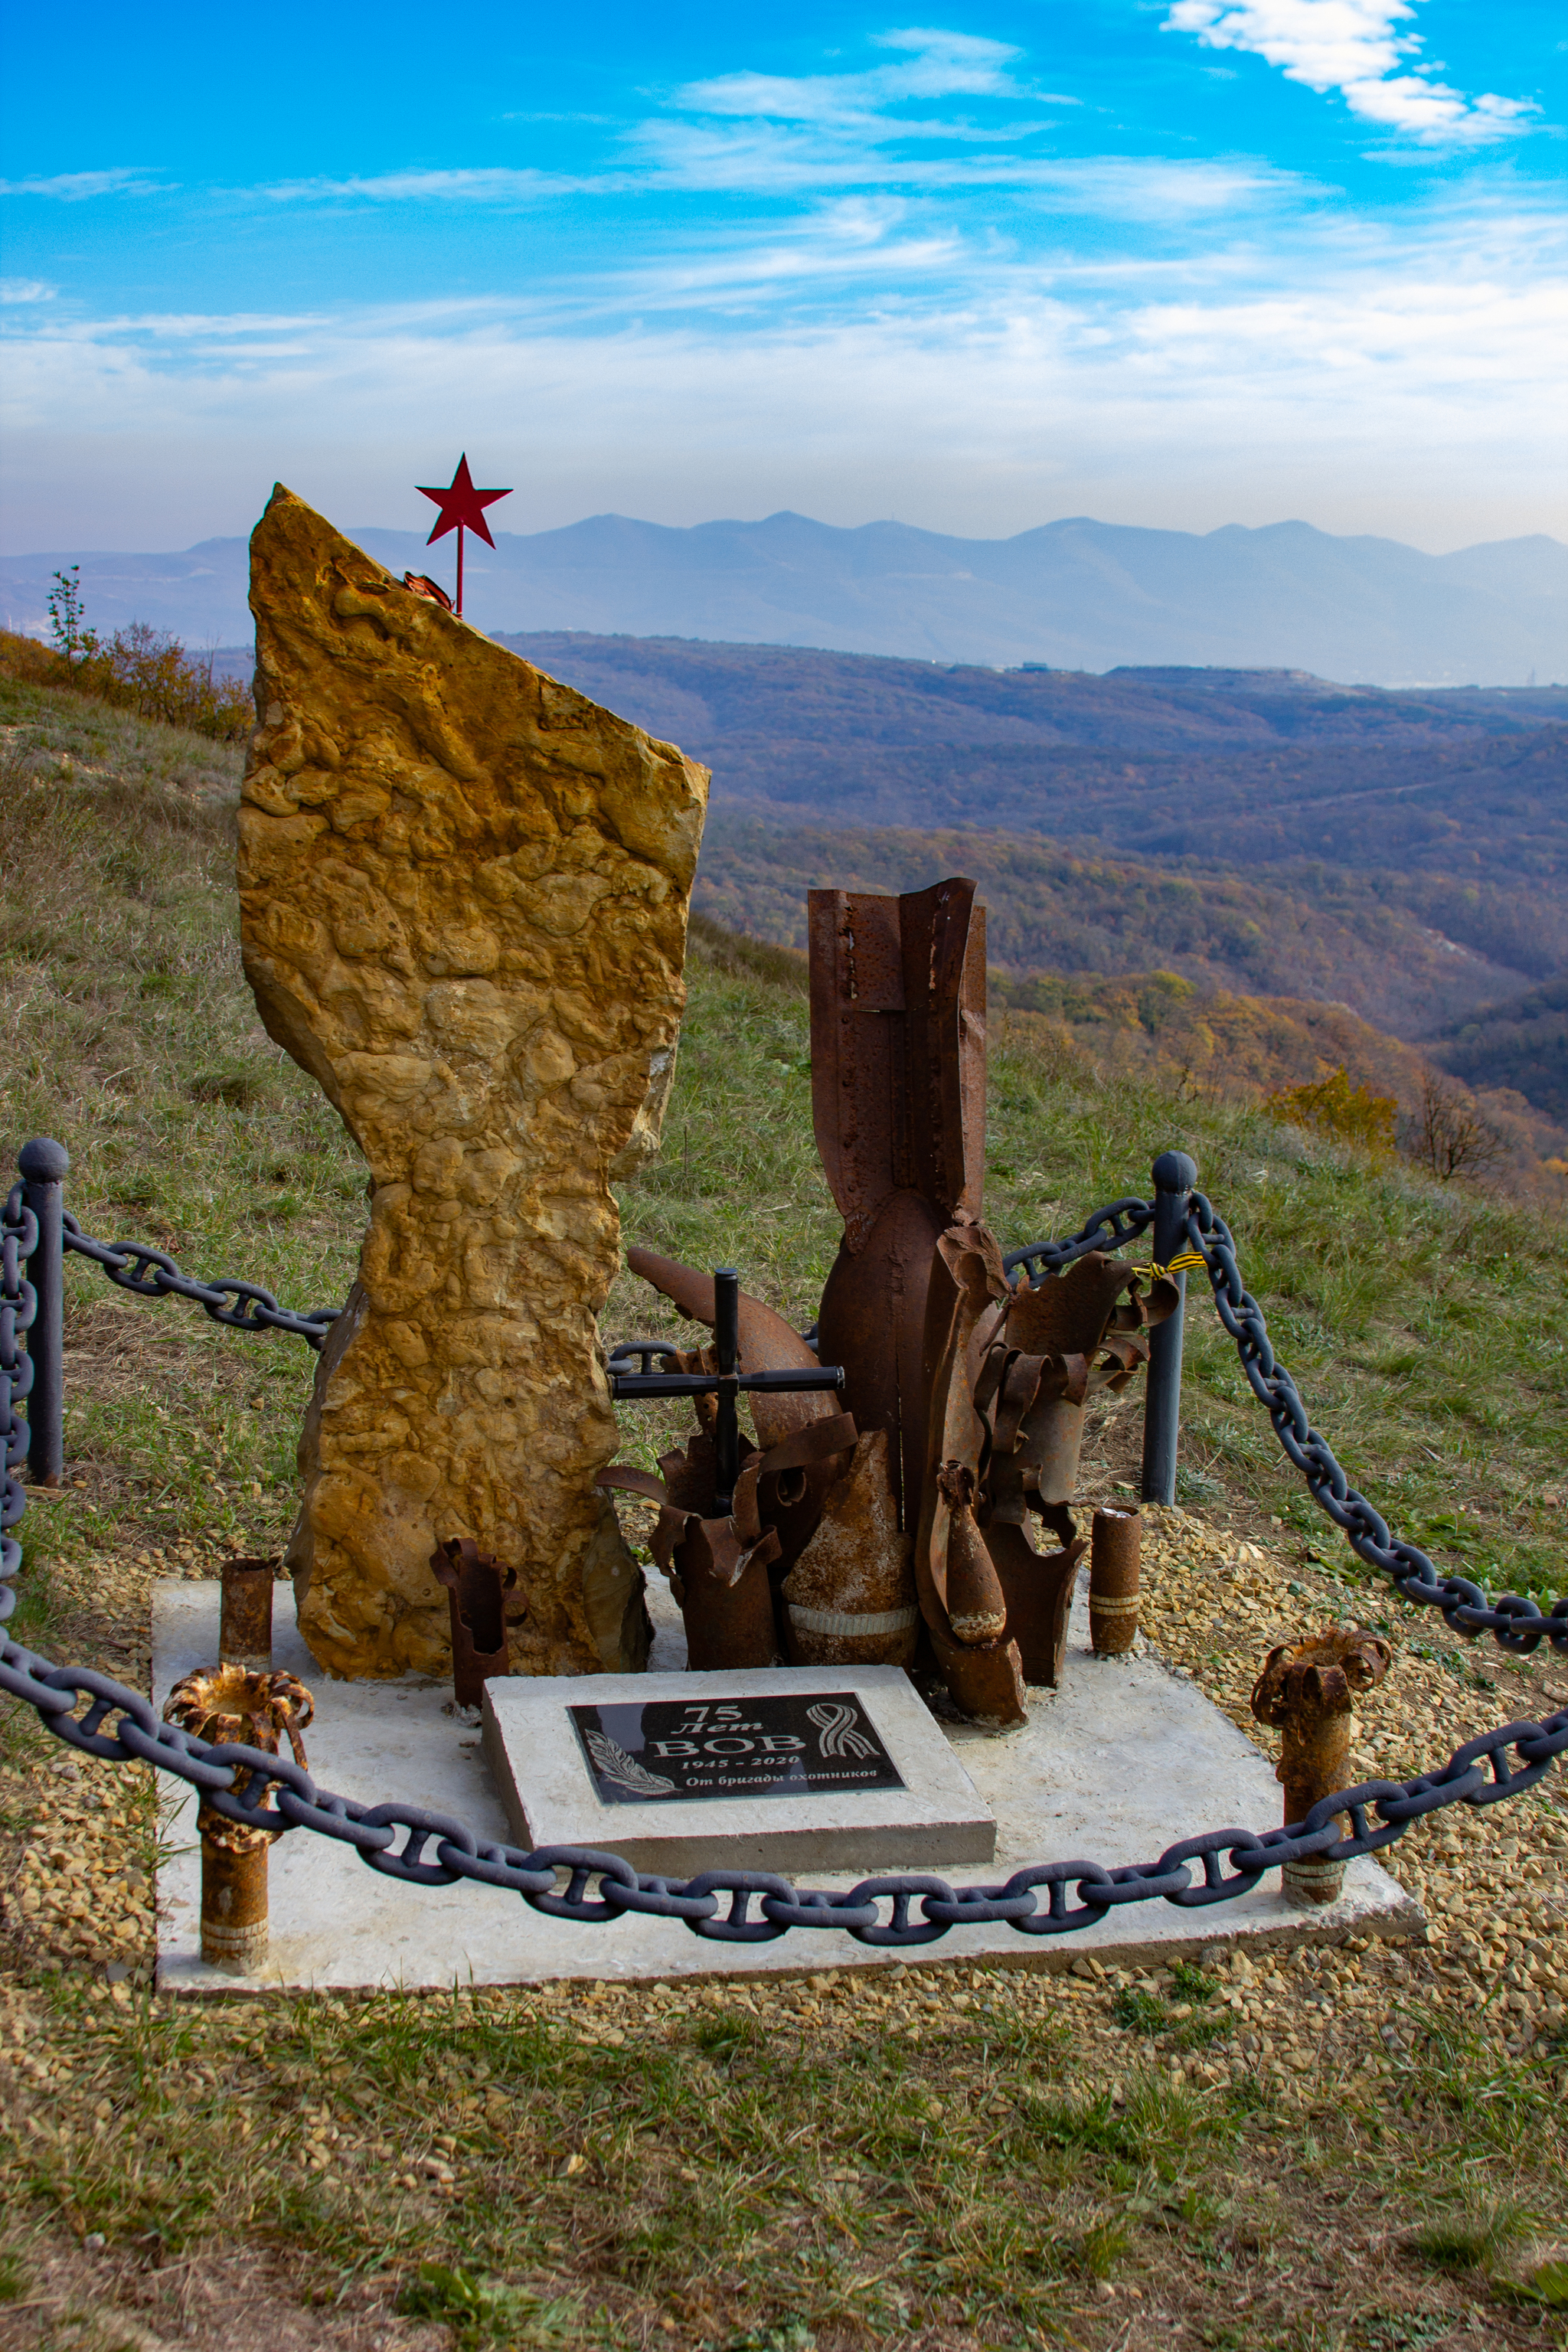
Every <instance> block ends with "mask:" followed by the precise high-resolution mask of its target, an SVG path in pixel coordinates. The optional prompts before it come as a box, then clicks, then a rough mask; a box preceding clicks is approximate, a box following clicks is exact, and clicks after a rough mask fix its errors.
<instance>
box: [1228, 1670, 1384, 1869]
mask: <svg viewBox="0 0 1568 2352" xmlns="http://www.w3.org/2000/svg"><path fill="white" fill-rule="evenodd" d="M1392 1664H1394V1647H1393V1644H1392V1643H1390V1642H1387V1641H1385V1640H1384V1637H1383V1635H1382V1634H1381V1633H1367V1632H1366V1630H1365V1629H1364V1627H1362V1626H1360V1625H1352V1626H1348V1627H1342V1628H1340V1629H1338V1630H1336V1631H1331V1632H1329V1633H1320V1634H1319V1635H1318V1636H1317V1638H1316V1640H1315V1641H1308V1642H1297V1643H1282V1644H1281V1646H1280V1647H1279V1649H1277V1650H1270V1652H1269V1653H1268V1659H1267V1660H1266V1662H1265V1664H1264V1668H1263V1672H1262V1674H1261V1675H1259V1676H1258V1684H1257V1686H1256V1688H1255V1689H1254V1691H1253V1694H1252V1712H1253V1714H1254V1715H1255V1716H1256V1717H1257V1718H1258V1722H1259V1723H1268V1724H1272V1725H1273V1726H1274V1727H1275V1728H1276V1729H1277V1730H1278V1731H1279V1732H1281V1733H1282V1734H1283V1738H1282V1739H1281V1741H1280V1749H1279V1764H1278V1765H1277V1767H1276V1768H1275V1775H1274V1777H1275V1779H1276V1780H1279V1781H1281V1782H1282V1783H1283V1784H1284V1790H1285V1826H1286V1827H1287V1828H1288V1829H1289V1828H1290V1827H1292V1826H1293V1825H1294V1824H1295V1823H1297V1822H1303V1821H1305V1820H1306V1818H1307V1815H1308V1814H1309V1813H1310V1811H1311V1810H1312V1807H1313V1806H1314V1805H1317V1804H1321V1802H1322V1801H1323V1799H1324V1798H1325V1797H1331V1796H1332V1795H1333V1794H1334V1793H1335V1791H1336V1790H1340V1789H1343V1788H1345V1787H1347V1786H1348V1785H1349V1780H1350V1753H1351V1725H1352V1720H1353V1715H1352V1707H1353V1703H1354V1694H1355V1693H1356V1692H1357V1691H1362V1690H1372V1689H1373V1688H1374V1687H1375V1686H1376V1685H1377V1684H1379V1683H1380V1682H1382V1681H1383V1679H1384V1675H1386V1674H1387V1672H1388V1670H1389V1668H1390V1666H1391V1665H1392ZM1279 1876H1280V1891H1281V1893H1282V1894H1283V1895H1284V1896H1285V1899H1286V1901H1287V1902H1289V1903H1298V1904H1301V1905H1303V1906H1305V1905H1310V1904H1317V1903H1333V1902H1335V1901H1337V1900H1338V1897H1339V1895H1340V1892H1341V1889H1342V1887H1343V1885H1344V1878H1345V1866H1344V1864H1343V1863H1342V1862H1325V1861H1324V1860H1322V1859H1321V1857H1320V1856H1318V1855H1315V1854H1314V1855H1310V1856H1309V1857H1308V1858H1307V1859H1306V1860H1304V1861H1301V1862H1288V1863H1286V1864H1285V1865H1284V1867H1283V1869H1282V1870H1281V1872H1280V1874H1279Z"/></svg>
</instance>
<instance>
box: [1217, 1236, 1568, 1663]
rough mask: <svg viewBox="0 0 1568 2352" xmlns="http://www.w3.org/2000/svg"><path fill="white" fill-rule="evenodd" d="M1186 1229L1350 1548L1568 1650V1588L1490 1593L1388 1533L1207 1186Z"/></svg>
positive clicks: (1418, 1589) (1522, 1637) (1431, 1603)
mask: <svg viewBox="0 0 1568 2352" xmlns="http://www.w3.org/2000/svg"><path fill="white" fill-rule="evenodd" d="M1187 1237H1188V1239H1189V1241H1190V1242H1191V1244H1192V1246H1193V1248H1194V1250H1195V1251H1196V1253H1197V1254H1198V1255H1199V1256H1200V1257H1201V1258H1202V1259H1203V1262H1204V1265H1205V1267H1206V1268H1207V1270H1208V1277H1209V1283H1210V1286H1211V1287H1212V1288H1213V1291H1214V1303H1215V1308H1216V1310H1217V1312H1218V1315H1219V1319H1220V1321H1221V1322H1222V1323H1223V1324H1224V1326H1225V1328H1226V1330H1227V1331H1228V1332H1229V1334H1230V1336H1231V1338H1232V1339H1234V1340H1235V1342H1236V1351H1237V1355H1238V1356H1239V1357H1240V1359H1241V1369H1242V1370H1243V1371H1244V1372H1245V1373H1246V1374H1247V1384H1248V1386H1249V1387H1250V1388H1251V1391H1252V1393H1253V1395H1254V1396H1255V1397H1256V1398H1257V1399H1258V1402H1259V1403H1260V1404H1261V1405H1262V1406H1264V1408H1265V1409H1266V1411H1267V1412H1268V1418H1269V1420H1270V1421H1271V1422H1272V1423H1273V1424H1274V1433H1275V1435H1276V1436H1277V1437H1278V1438H1279V1443H1280V1444H1281V1446H1282V1447H1283V1448H1284V1450H1285V1452H1286V1454H1288V1455H1289V1459H1290V1460H1291V1461H1292V1462H1293V1463H1294V1464H1295V1465H1296V1467H1297V1469H1298V1470H1300V1473H1301V1475H1302V1476H1303V1478H1305V1480H1306V1482H1307V1486H1308V1491H1309V1492H1310V1495H1311V1497H1312V1500H1313V1501H1314V1502H1315V1503H1316V1504H1317V1506H1318V1507H1319V1509H1320V1510H1321V1511H1325V1512H1326V1513H1327V1514H1328V1516H1329V1517H1330V1518H1331V1519H1332V1521H1333V1523H1334V1525H1335V1526H1336V1527H1337V1528H1342V1529H1343V1530H1344V1533H1345V1534H1346V1536H1347V1537H1348V1538H1349V1539H1350V1544H1351V1549H1352V1551H1354V1552H1355V1553H1356V1554H1357V1555H1358V1557H1359V1558H1361V1559H1364V1560H1365V1561H1366V1562H1367V1563H1368V1565H1369V1566H1370V1567H1373V1568H1378V1569H1381V1570H1383V1571H1384V1574H1385V1575H1386V1576H1389V1577H1391V1578H1392V1579H1393V1580H1394V1586H1395V1588H1396V1590H1397V1591H1398V1592H1399V1593H1400V1595H1401V1597H1402V1598H1403V1599H1404V1600H1405V1601H1417V1602H1419V1603H1420V1604H1421V1605H1422V1606H1423V1607H1425V1608H1428V1609H1440V1610H1441V1611H1442V1612H1443V1615H1444V1618H1445V1619H1446V1620H1447V1623H1448V1624H1449V1625H1450V1626H1451V1627H1452V1628H1453V1630H1454V1631H1455V1633H1468V1634H1476V1633H1490V1634H1491V1635H1492V1637H1493V1639H1494V1640H1495V1641H1496V1642H1497V1643H1498V1644H1499V1646H1500V1648H1502V1649H1504V1650H1510V1651H1512V1652H1514V1653H1515V1654H1529V1653H1530V1652H1531V1650H1534V1649H1536V1648H1538V1647H1539V1645H1540V1644H1541V1643H1542V1641H1545V1642H1549V1643H1551V1645H1552V1648H1553V1649H1554V1650H1555V1651H1556V1652H1557V1653H1558V1654H1559V1655H1560V1656H1564V1657H1568V1593H1564V1594H1563V1595H1562V1596H1561V1597H1560V1598H1559V1600H1558V1601H1556V1602H1555V1604H1554V1605H1553V1607H1552V1610H1551V1611H1550V1612H1545V1611H1543V1610H1542V1609H1541V1608H1540V1606H1539V1605H1538V1604H1537V1603H1536V1602H1535V1601H1531V1600H1530V1599H1528V1598H1527V1597H1525V1596H1523V1595H1521V1594H1520V1593H1517V1592H1505V1593H1503V1594H1502V1595H1501V1597H1500V1599H1499V1600H1497V1601H1488V1599H1487V1596H1486V1594H1485V1593H1484V1592H1483V1591H1481V1588H1480V1586H1479V1584H1472V1583H1471V1582H1470V1581H1469V1580H1468V1578H1467V1577H1463V1576H1443V1575H1440V1574H1439V1572H1438V1570H1436V1568H1435V1567H1434V1566H1433V1564H1432V1562H1431V1561H1430V1560H1429V1559H1427V1557H1426V1553H1425V1552H1424V1551H1421V1550H1418V1549H1417V1548H1416V1546H1415V1544H1412V1543H1405V1541H1404V1540H1403V1538H1400V1537H1398V1536H1395V1535H1392V1534H1390V1532H1389V1529H1388V1528H1387V1526H1386V1524H1385V1522H1384V1520H1383V1519H1382V1518H1381V1517H1379V1515H1378V1513H1377V1512H1376V1511H1374V1510H1373V1507H1372V1505H1371V1504H1370V1503H1369V1502H1368V1501H1367V1499H1366V1496H1364V1495H1358V1494H1357V1492H1356V1490H1355V1488H1354V1487H1353V1486H1352V1485H1351V1483H1350V1481H1349V1479H1348V1478H1347V1477H1346V1476H1345V1474H1344V1472H1343V1471H1342V1469H1341V1467H1340V1465H1339V1464H1338V1463H1337V1462H1336V1461H1335V1459H1334V1455H1333V1451H1332V1448H1331V1446H1330V1444H1329V1442H1328V1440H1327V1438H1326V1437H1323V1436H1322V1435H1321V1434H1320V1433H1319V1432H1318V1431H1317V1430H1315V1429H1314V1428H1313V1427H1312V1424H1311V1422H1310V1419H1309V1418H1308V1414H1307V1408H1306V1406H1305V1405H1304V1404H1303V1403H1302V1402H1301V1394H1300V1390H1299V1389H1298V1388H1297V1386H1296V1383H1295V1381H1293V1380H1292V1379H1291V1377H1290V1375H1289V1372H1288V1371H1287V1370H1286V1369H1285V1367H1284V1365H1283V1364H1282V1363H1281V1362H1280V1361H1279V1358H1278V1356H1276V1354H1275V1353H1274V1349H1273V1346H1272V1344H1271V1343H1270V1340H1269V1338H1268V1327H1267V1325H1266V1324H1265V1322H1264V1320H1263V1311H1262V1309H1261V1307H1259V1306H1258V1301H1257V1300H1256V1299H1255V1298H1254V1297H1251V1296H1250V1294H1249V1293H1248V1291H1247V1286H1246V1284H1245V1283H1244V1282H1243V1281H1242V1278H1241V1269H1240V1267H1239V1266H1238V1265H1237V1258H1236V1244H1235V1242H1234V1240H1233V1239H1232V1237H1231V1234H1230V1229H1229V1227H1228V1226H1227V1225H1226V1223H1225V1220H1224V1219H1223V1218H1222V1217H1220V1216H1218V1215H1216V1214H1215V1210H1214V1209H1213V1207H1212V1206H1211V1204H1210V1203H1209V1202H1208V1201H1207V1200H1206V1199H1205V1196H1204V1195H1203V1193H1201V1192H1194V1194H1193V1196H1192V1205H1191V1207H1190V1208H1189V1210H1188V1212H1187Z"/></svg>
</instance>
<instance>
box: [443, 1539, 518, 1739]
mask: <svg viewBox="0 0 1568 2352" xmlns="http://www.w3.org/2000/svg"><path fill="white" fill-rule="evenodd" d="M430 1566H431V1568H432V1570H434V1572H435V1575H436V1577H437V1580H438V1581H439V1582H440V1583H442V1584H444V1585H445V1586H446V1588H447V1613H448V1618H449V1621H450V1624H451V1629H452V1696H453V1698H454V1699H455V1700H456V1702H457V1704H458V1706H479V1703H480V1701H481V1700H482V1699H483V1697H484V1695H485V1685H486V1683H487V1682H493V1681H496V1680H498V1679H499V1678H500V1676H502V1675H510V1672H511V1652H510V1644H509V1643H508V1640H507V1631H506V1595H507V1593H508V1592H509V1591H510V1590H511V1588H512V1586H513V1585H514V1584H515V1583H516V1582H517V1570H516V1569H515V1568H505V1569H503V1568H502V1566H501V1563H500V1560H498V1559H492V1558H491V1557H490V1555H489V1552H483V1551H480V1549H479V1546H478V1545H477V1544H476V1543H475V1542H474V1541H473V1539H472V1538H471V1537H468V1536H454V1537H452V1538H449V1539H448V1540H447V1542H446V1543H441V1544H437V1547H436V1549H435V1550H434V1551H433V1552H432V1553H431V1555H430Z"/></svg>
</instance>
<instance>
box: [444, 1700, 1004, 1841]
mask: <svg viewBox="0 0 1568 2352" xmlns="http://www.w3.org/2000/svg"><path fill="white" fill-rule="evenodd" d="M484 1745H485V1752H486V1755H487V1757H488V1759H489V1764H490V1769H491V1770H492V1771H493V1772H494V1774H495V1778H496V1783H497V1786H498V1788H499V1789H500V1795H501V1800H502V1802H503V1803H504V1804H505V1806H506V1809H507V1814H508V1818H509V1819H510V1822H511V1827H512V1834H513V1836H514V1837H515V1838H516V1839H517V1841H518V1843H520V1844H526V1845H528V1846H530V1847H535V1846H547V1845H548V1846H561V1845H569V1846H592V1847H596V1848H599V1849H601V1850H603V1851H605V1852H607V1853H617V1854H620V1855H622V1856H624V1858H625V1859H626V1861H627V1862H630V1863H631V1864H634V1865H635V1867H636V1868H637V1869H639V1870H647V1871H650V1872H651V1871H658V1872H663V1873H667V1874H669V1875H670V1876H680V1877H686V1876H689V1874H691V1873H692V1872H693V1871H697V1870H701V1869H704V1868H712V1869H720V1868H731V1869H744V1870H770V1869H772V1870H780V1871H790V1872H798V1871H802V1870H814V1869H816V1870H831V1869H843V1870H854V1871H861V1870H875V1869H879V1868H885V1867H899V1866H900V1865H902V1866H908V1867H910V1868H911V1869H920V1868H921V1867H923V1866H924V1865H926V1864H940V1863H976V1862H978V1863H984V1862H989V1861H990V1860H991V1859H992V1857H993V1855H994V1853H995V1849H996V1823H995V1821H994V1817H993V1815H992V1813H991V1811H990V1809H989V1807H988V1806H987V1805H986V1804H985V1803H984V1801H983V1800H982V1799H981V1798H980V1796H979V1795H978V1794H977V1792H976V1790H975V1788H974V1785H973V1781H972V1780H970V1778H969V1775H968V1774H967V1772H965V1770H964V1769H963V1765H962V1764H961V1763H960V1762H959V1760H958V1759H957V1757H956V1756H955V1755H954V1753H953V1751H952V1747H951V1746H950V1744H949V1742H948V1740H947V1738H945V1736H944V1734H943V1732H942V1727H941V1725H940V1724H938V1723H937V1722H936V1721H935V1720H934V1719H933V1718H932V1717H931V1713H930V1711H929V1709H928V1708H927V1707H926V1706H925V1703H924V1701H923V1700H922V1699H921V1696H920V1695H919V1693H918V1692H917V1691H916V1690H915V1688H914V1686H913V1685H912V1684H911V1683H910V1679H909V1676H908V1675H906V1674H905V1673H904V1672H903V1670H902V1668H901V1667H899V1666H843V1665H840V1666H827V1667H822V1666H773V1667H770V1668H748V1669H745V1670H743V1671H739V1672H731V1673H726V1674H663V1675H577V1676H572V1677H569V1678H568V1677H563V1678H561V1679H559V1680H557V1679H555V1678H552V1677H550V1676H547V1675H507V1676H505V1677H504V1678H501V1679H499V1680H497V1681H494V1682H489V1683H487V1684H486V1685H485V1701H484Z"/></svg>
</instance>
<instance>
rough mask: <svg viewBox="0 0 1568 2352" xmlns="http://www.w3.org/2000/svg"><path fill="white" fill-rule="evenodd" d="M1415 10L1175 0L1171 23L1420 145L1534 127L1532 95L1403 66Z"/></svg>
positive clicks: (1378, 3)
mask: <svg viewBox="0 0 1568 2352" xmlns="http://www.w3.org/2000/svg"><path fill="white" fill-rule="evenodd" d="M1414 16H1415V9H1414V8H1413V7H1412V6H1411V5H1409V0H1174V5H1173V7H1172V9H1171V13H1170V15H1169V16H1167V17H1166V19H1165V29H1166V31H1167V32H1173V33H1195V34H1196V35H1197V37H1198V38H1199V39H1200V40H1201V41H1202V42H1203V43H1204V44H1205V47H1208V48H1211V49H1247V50H1250V51H1251V52H1252V54H1253V55H1254V56H1256V57H1260V58H1267V60H1268V63H1269V64H1270V65H1271V66H1279V68H1280V69H1281V71H1282V72H1283V73H1284V74H1285V75H1286V77H1287V79H1289V80H1290V81H1299V82H1304V83H1305V84H1306V86H1307V88H1308V89H1315V90H1318V91H1320V92H1327V91H1329V90H1337V91H1338V92H1339V94H1340V96H1341V97H1342V99H1343V100H1344V101H1345V104H1346V105H1347V106H1348V107H1349V108H1350V110H1351V112H1352V114H1358V115H1360V116H1361V117H1362V118H1363V121H1368V122H1375V123H1379V124H1381V125H1382V126H1383V127H1384V129H1385V130H1389V131H1395V132H1400V133H1403V134H1404V135H1405V137H1407V138H1411V139H1415V140H1416V141H1418V142H1420V144H1421V145H1423V146H1476V145H1479V144H1480V143H1482V142H1486V141H1489V140H1494V139H1499V138H1506V137H1510V136H1512V135H1515V134H1517V133H1518V132H1519V131H1523V130H1526V129H1528V128H1529V120H1528V118H1529V117H1530V116H1531V115H1532V114H1536V113H1538V112H1539V109H1538V108H1537V107H1536V106H1535V104H1534V102H1533V101H1532V100H1529V99H1518V98H1499V97H1497V96H1496V95H1494V94H1493V93H1492V92H1490V91H1488V92H1486V93H1484V94H1483V95H1481V96H1479V97H1477V98H1468V97H1466V96H1465V94H1464V92H1463V91H1461V90H1457V89H1450V88H1449V86H1448V84H1447V82H1441V81H1435V80H1433V79H1431V78H1430V75H1429V74H1428V73H1427V72H1426V71H1424V70H1422V69H1420V68H1417V69H1416V70H1415V72H1408V71H1402V70H1401V68H1402V66H1403V65H1404V64H1405V61H1406V60H1408V59H1409V58H1413V57H1414V56H1415V53H1416V52H1417V51H1418V50H1419V48H1420V47H1421V41H1420V37H1419V35H1417V34H1415V33H1408V32H1396V31H1395V29H1394V28H1395V26H1399V25H1402V24H1405V22H1407V21H1408V20H1409V19H1411V18H1412V17H1414Z"/></svg>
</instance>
